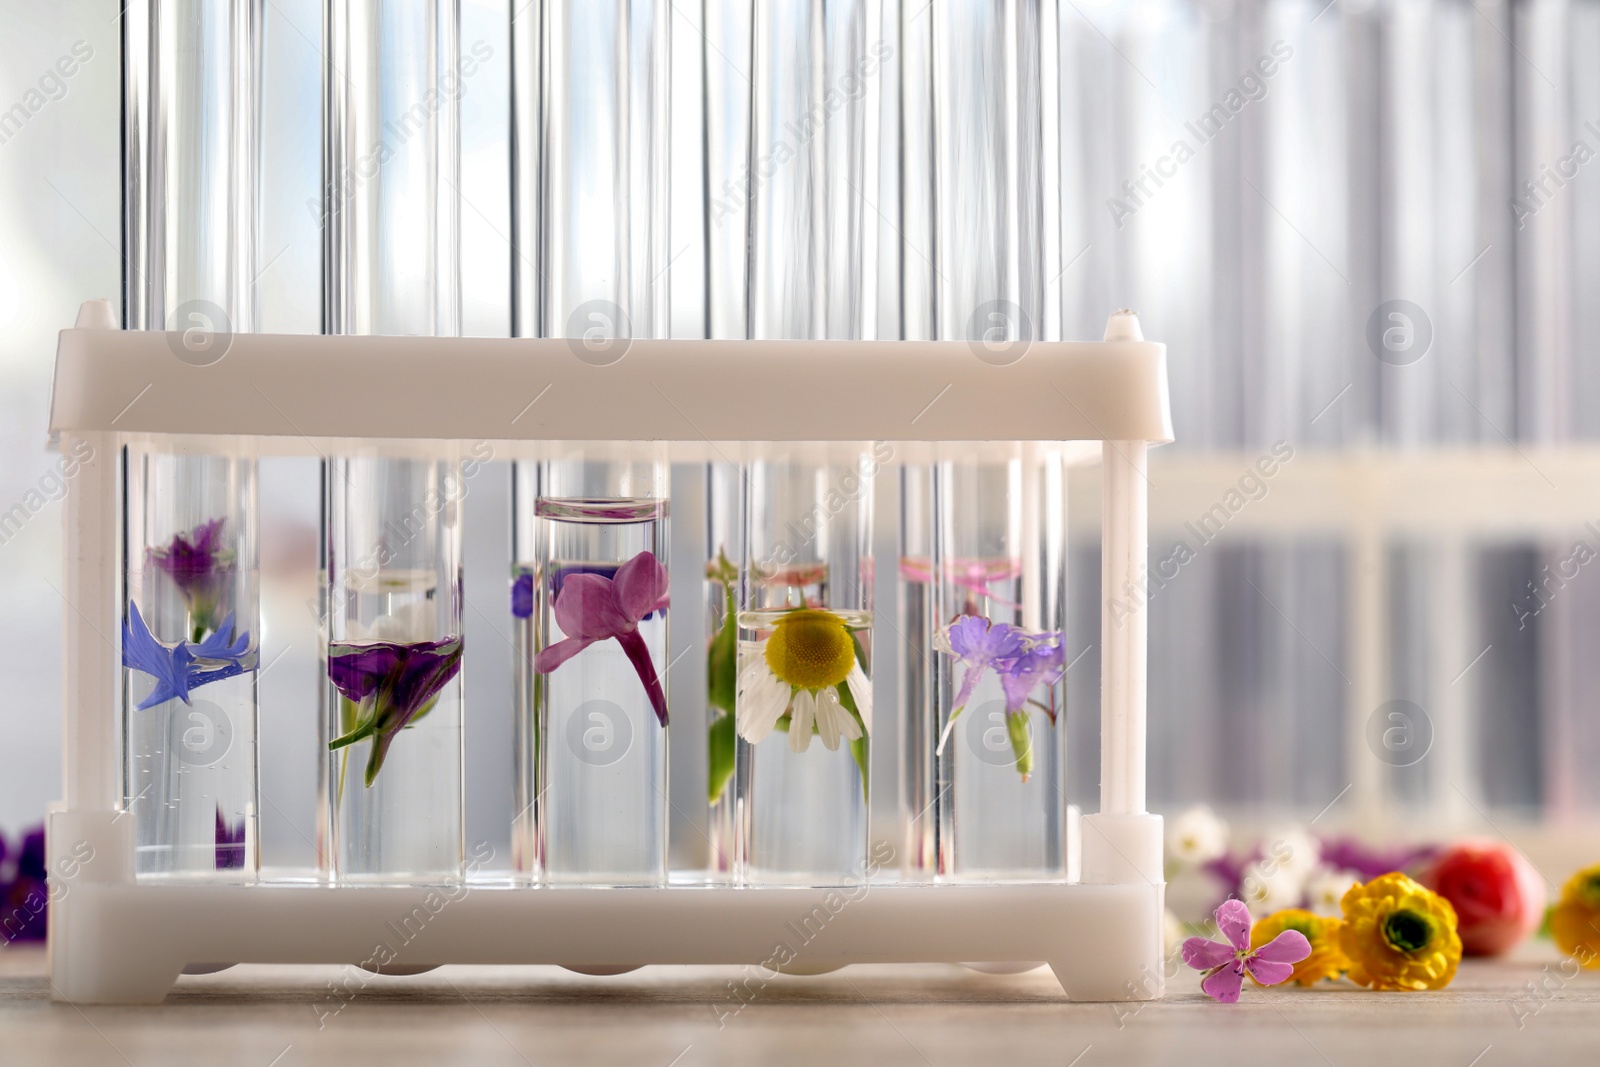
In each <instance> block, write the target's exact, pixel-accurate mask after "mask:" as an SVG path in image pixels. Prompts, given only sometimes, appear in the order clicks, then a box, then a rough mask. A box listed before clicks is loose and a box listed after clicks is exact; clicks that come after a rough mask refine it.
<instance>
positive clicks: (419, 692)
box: [328, 637, 461, 787]
mask: <svg viewBox="0 0 1600 1067" xmlns="http://www.w3.org/2000/svg"><path fill="white" fill-rule="evenodd" d="M460 670H461V638H459V637H451V638H447V639H445V640H443V641H420V642H417V643H414V644H396V643H394V642H392V641H374V642H369V643H339V642H335V643H330V644H329V645H328V679H329V680H330V681H331V682H333V687H334V688H335V689H337V690H338V691H339V693H340V695H342V696H343V697H344V698H345V699H347V700H349V701H350V702H351V703H352V704H354V705H356V718H355V723H354V725H353V728H352V729H351V730H350V731H349V732H348V733H346V734H344V735H343V736H342V737H337V738H335V739H333V740H332V741H329V742H328V748H329V749H330V750H333V749H340V748H344V747H345V746H346V745H352V744H354V743H355V742H357V741H360V740H363V739H364V738H368V737H370V738H372V752H371V753H370V754H369V755H368V757H367V771H366V783H367V785H368V786H369V787H370V786H371V785H372V783H373V782H374V781H376V780H377V777H378V771H379V770H381V769H382V767H383V761H384V758H385V757H386V756H387V755H388V754H389V746H390V745H392V744H393V743H394V739H395V737H396V736H398V735H399V733H400V731H401V730H403V729H405V728H406V727H407V726H410V725H411V724H412V723H414V722H415V721H416V720H417V719H419V718H421V717H422V716H423V715H424V714H426V713H427V712H428V711H429V710H430V709H431V708H432V706H433V701H434V700H436V699H437V697H438V696H439V693H440V691H441V690H443V689H444V687H445V686H446V685H447V684H448V683H449V682H450V679H452V678H454V677H455V676H456V673H457V672H458V671H460Z"/></svg>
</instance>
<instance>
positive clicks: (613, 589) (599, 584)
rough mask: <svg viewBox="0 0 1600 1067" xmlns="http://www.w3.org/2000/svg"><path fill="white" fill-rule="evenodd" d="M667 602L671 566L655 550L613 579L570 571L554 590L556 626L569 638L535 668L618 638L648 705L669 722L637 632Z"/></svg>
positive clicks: (546, 669)
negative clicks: (666, 564)
mask: <svg viewBox="0 0 1600 1067" xmlns="http://www.w3.org/2000/svg"><path fill="white" fill-rule="evenodd" d="M666 606H667V568H665V567H663V566H662V565H661V561H660V560H658V559H656V557H655V555H654V554H653V553H651V552H648V551H646V552H641V553H639V554H638V555H637V556H634V557H633V558H632V559H630V560H629V561H628V562H626V563H624V564H623V565H622V566H620V567H618V568H617V573H616V575H615V576H614V577H611V578H607V577H606V576H605V575H603V574H584V573H580V574H569V575H567V577H566V578H565V579H563V580H562V582H561V591H560V592H559V593H557V594H556V602H555V607H554V613H555V617H556V625H557V626H559V627H561V632H562V633H564V634H566V635H567V636H566V637H564V638H562V639H561V640H560V641H557V642H556V643H555V644H553V645H550V646H548V647H546V648H544V649H541V650H540V651H539V654H538V655H537V656H535V657H534V659H533V669H534V670H536V671H538V672H539V673H540V674H549V673H550V672H551V671H553V670H555V669H556V668H557V667H559V666H561V665H562V664H563V663H565V662H567V660H569V659H571V658H572V657H573V656H576V655H577V654H578V653H579V652H582V651H583V650H584V649H586V648H588V647H589V646H590V645H592V644H594V643H595V642H597V641H604V640H607V639H608V638H614V639H615V640H616V642H617V644H619V645H621V646H622V651H623V652H624V653H625V654H626V655H627V657H628V662H630V663H632V664H633V669H634V671H635V672H637V673H638V675H639V681H640V682H641V683H643V685H644V690H645V692H646V693H647V694H648V695H649V697H650V706H651V707H652V708H654V709H655V713H656V718H657V719H659V720H661V725H662V726H665V725H667V694H666V691H665V690H664V689H663V688H662V687H661V679H660V677H659V676H658V675H657V674H656V666H655V664H654V663H653V662H652V661H651V659H650V649H649V646H647V645H646V644H645V643H644V638H643V637H641V636H640V635H639V622H640V620H642V619H644V618H646V617H648V616H650V615H651V614H653V613H655V612H657V611H661V610H663V609H665V608H666Z"/></svg>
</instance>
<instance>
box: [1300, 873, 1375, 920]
mask: <svg viewBox="0 0 1600 1067" xmlns="http://www.w3.org/2000/svg"><path fill="white" fill-rule="evenodd" d="M1361 881H1362V878H1361V875H1360V874H1358V873H1356V872H1355V871H1340V870H1335V869H1334V868H1332V867H1319V868H1317V870H1315V871H1313V872H1312V874H1311V877H1310V878H1308V879H1307V880H1306V908H1307V909H1308V910H1310V911H1314V912H1316V913H1317V914H1318V915H1342V914H1344V894H1345V891H1346V890H1348V889H1349V888H1350V887H1351V886H1353V885H1356V884H1358V883H1359V882H1361Z"/></svg>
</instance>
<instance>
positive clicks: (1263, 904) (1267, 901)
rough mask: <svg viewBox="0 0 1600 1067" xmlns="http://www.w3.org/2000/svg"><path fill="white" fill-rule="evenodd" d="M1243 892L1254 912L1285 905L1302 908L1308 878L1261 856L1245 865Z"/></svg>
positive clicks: (1242, 882)
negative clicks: (1254, 861) (1247, 865)
mask: <svg viewBox="0 0 1600 1067" xmlns="http://www.w3.org/2000/svg"><path fill="white" fill-rule="evenodd" d="M1239 895H1240V896H1241V897H1242V898H1243V899H1244V902H1245V903H1246V904H1248V905H1249V906H1250V910H1251V911H1252V912H1257V913H1262V914H1265V913H1267V912H1274V911H1280V910H1282V909H1283V908H1298V907H1299V906H1300V901H1301V899H1302V897H1303V896H1304V895H1305V881H1304V880H1303V879H1302V878H1301V876H1300V874H1299V873H1298V872H1296V871H1293V870H1290V869H1289V868H1287V867H1280V866H1277V865H1276V864H1274V863H1273V862H1272V861H1271V860H1261V861H1259V862H1256V863H1253V864H1251V865H1250V866H1249V867H1247V868H1246V869H1245V872H1244V878H1243V879H1241V884H1240V887H1239Z"/></svg>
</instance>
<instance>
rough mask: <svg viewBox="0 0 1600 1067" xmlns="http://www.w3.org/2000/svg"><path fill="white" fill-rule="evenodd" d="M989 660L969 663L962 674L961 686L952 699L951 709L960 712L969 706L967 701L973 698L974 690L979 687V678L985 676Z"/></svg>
mask: <svg viewBox="0 0 1600 1067" xmlns="http://www.w3.org/2000/svg"><path fill="white" fill-rule="evenodd" d="M988 667H989V664H988V663H987V662H982V661H980V662H977V663H971V664H968V665H967V671H966V673H965V674H963V675H962V676H961V686H960V688H958V689H957V690H956V695H955V698H954V699H952V700H951V701H950V710H951V711H953V712H959V711H961V710H962V709H963V708H965V707H966V706H967V701H969V700H971V699H972V691H973V690H974V689H976V688H978V679H979V678H982V677H983V672H984V671H985V670H987V669H988Z"/></svg>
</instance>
